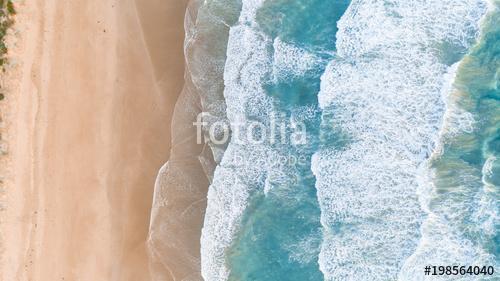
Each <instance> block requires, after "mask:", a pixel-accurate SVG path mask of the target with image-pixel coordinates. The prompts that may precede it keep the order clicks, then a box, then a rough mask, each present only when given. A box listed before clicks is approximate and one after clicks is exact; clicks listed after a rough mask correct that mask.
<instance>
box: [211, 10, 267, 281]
mask: <svg viewBox="0 0 500 281" xmlns="http://www.w3.org/2000/svg"><path fill="white" fill-rule="evenodd" d="M262 2H263V1H243V6H242V11H241V15H240V24H239V25H238V26H235V27H233V28H231V30H230V35H229V43H228V51H227V63H226V68H225V73H224V80H225V85H226V88H225V90H224V95H225V98H226V101H227V116H228V118H229V120H230V122H231V124H235V123H238V124H245V123H247V122H249V121H252V120H259V121H262V122H265V120H266V115H267V114H268V113H269V112H268V111H269V110H270V108H271V107H272V104H271V100H270V98H269V97H268V96H266V94H265V92H264V90H263V88H262V84H263V81H262V80H263V77H264V76H265V75H266V70H268V69H269V66H270V65H271V56H270V54H269V53H268V51H269V49H268V48H267V47H268V46H269V44H270V43H271V42H270V41H269V40H268V39H267V38H265V35H264V34H262V33H259V32H256V31H255V29H254V28H253V27H255V25H256V23H255V19H254V18H255V13H256V10H257V8H258V7H259V6H260V4H262ZM242 127H243V128H246V127H248V126H242ZM266 154H267V149H266V147H261V146H258V145H257V146H256V145H247V144H245V143H243V144H236V143H230V144H229V146H228V148H227V150H226V152H225V154H224V157H223V159H222V162H221V163H220V165H219V166H218V167H217V169H216V173H215V177H214V182H213V183H212V185H211V186H210V188H209V192H208V202H207V210H206V215H205V223H204V227H203V230H202V237H201V256H202V264H201V268H202V276H203V278H204V279H205V280H207V281H212V280H213V281H220V280H227V278H228V277H229V270H228V268H227V267H226V264H225V263H226V259H225V250H226V249H227V248H228V247H229V246H230V245H231V242H232V239H233V236H234V235H235V233H236V231H237V229H238V224H239V222H240V220H241V216H242V214H243V212H244V210H245V208H246V206H247V204H248V201H249V197H250V194H251V193H252V191H253V190H254V189H256V188H258V187H259V186H264V182H265V181H264V175H265V172H266V170H265V167H264V166H261V165H239V163H240V162H241V161H240V160H238V159H237V157H243V158H244V161H245V162H247V161H248V162H250V163H251V162H253V163H257V162H258V161H259V159H262V158H265V156H266ZM250 158H252V159H250Z"/></svg>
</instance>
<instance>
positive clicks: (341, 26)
mask: <svg viewBox="0 0 500 281" xmlns="http://www.w3.org/2000/svg"><path fill="white" fill-rule="evenodd" d="M214 3H217V5H216V6H217V9H218V10H220V11H223V10H224V9H225V7H226V6H225V5H224V3H225V2H224V1H215V2H214ZM496 5H497V6H498V2H496ZM486 6H487V5H486V2H485V1H482V0H440V1H405V0H391V1H380V0H356V1H354V0H353V1H352V2H351V1H344V0H339V1H334V0H243V1H241V6H240V5H239V4H238V5H233V6H232V7H233V8H231V9H230V10H231V11H232V13H231V16H230V17H229V18H228V19H225V20H224V23H225V25H224V26H225V27H224V30H228V31H229V39H228V40H227V45H228V46H227V57H225V58H227V60H226V61H225V62H224V63H225V64H224V67H223V71H224V79H223V82H224V85H223V88H224V89H223V90H222V89H221V88H222V83H221V82H222V81H221V79H220V77H218V78H217V79H218V82H219V84H217V87H216V88H217V91H216V92H217V93H218V96H217V97H218V98H219V99H222V97H221V95H220V94H221V92H222V91H223V92H224V95H223V98H224V103H225V104H224V106H221V107H217V106H215V105H214V106H213V107H210V108H211V109H214V110H213V112H210V114H211V115H213V116H219V115H220V116H223V118H227V119H228V120H229V122H230V123H231V129H232V135H231V139H230V141H229V143H227V145H226V144H224V145H223V146H221V149H220V151H222V153H221V154H220V155H222V156H221V157H220V161H216V162H217V167H216V169H215V174H214V180H213V182H212V183H211V186H210V188H209V192H208V196H207V211H206V216H205V222H204V227H203V233H202V238H201V254H202V273H203V277H204V279H205V280H207V281H208V280H210V281H211V280H214V281H222V280H231V281H268V280H273V281H274V280H276V281H289V280H290V281H294V280H297V281H302V280H311V281H320V280H326V281H343V280H367V281H387V280H402V281H410V280H424V276H423V267H424V266H425V265H427V264H429V263H431V264H433V265H456V264H459V265H493V266H496V268H498V264H499V242H500V241H499V240H500V236H499V229H500V226H499V207H500V206H499V201H498V200H499V199H500V194H499V184H500V92H499V89H498V85H499V82H500V78H499V77H500V24H498V23H499V19H500V15H499V13H498V10H496V11H494V12H492V13H491V14H490V15H488V16H487V17H485V18H484V19H485V20H484V21H483V22H482V23H483V25H482V26H480V25H479V20H480V19H481V18H483V16H484V14H485V11H486V10H487V9H486ZM237 10H238V11H241V12H240V15H239V18H238V20H236V13H235V11H237ZM205 16H206V17H207V19H212V16H213V15H212V14H211V13H207V14H205ZM219 18H220V17H216V19H215V20H214V23H218V24H220V21H219ZM205 28H206V30H210V26H207V27H205ZM226 28H227V29H226ZM479 31H481V34H482V35H481V37H479V38H477V37H476V35H477V34H478V33H479ZM476 39H479V41H478V42H476ZM215 41H216V42H219V40H215ZM215 41H214V42H215ZM224 42H225V41H224ZM214 44H215V43H214ZM211 48H212V47H211V46H209V45H207V48H206V50H204V51H206V52H207V53H209V54H210V53H211V52H212V51H211ZM225 50H226V49H225ZM217 54H218V56H220V57H223V56H222V55H221V54H219V53H218V52H217ZM198 58H199V60H198V62H199V63H203V54H202V53H200V56H198ZM459 61H460V62H459ZM457 62H459V63H458V64H457ZM207 65H208V66H210V67H213V69H214V70H217V72H216V71H214V73H217V74H220V73H221V72H222V67H221V66H222V59H221V64H217V63H213V64H207ZM198 74H200V75H199V77H200V81H201V82H203V83H205V84H206V86H207V87H210V81H212V78H211V76H210V75H213V73H212V74H209V75H206V76H205V75H203V73H201V72H200V73H198ZM205 84H201V83H200V85H205ZM448 88H450V89H448ZM210 97H211V94H208V95H207V96H206V97H204V98H206V99H207V100H210ZM214 104H215V103H214ZM226 105H227V108H226V107H225V106H226ZM220 108H222V109H223V110H222V111H224V110H225V111H224V112H223V114H219V113H220V112H219V111H217V110H215V109H220ZM222 111H221V112H222ZM214 119H217V118H214ZM273 121H276V122H277V123H278V125H282V124H285V127H284V132H285V135H286V136H285V138H284V141H283V140H282V141H281V142H280V141H278V142H274V141H270V140H269V139H265V140H264V141H263V142H261V143H254V142H250V141H248V140H243V141H241V140H238V136H239V135H242V134H243V135H244V134H245V133H248V131H246V130H249V129H248V128H250V127H251V126H252V122H260V123H261V124H263V125H264V126H263V127H262V128H261V129H259V130H258V131H257V132H254V134H255V135H257V136H263V135H272V136H274V138H272V139H273V140H276V139H280V138H281V137H282V136H281V135H278V132H276V131H273V129H272V128H271V127H272V123H273ZM238 122H239V123H242V124H243V127H244V129H243V133H242V132H238V133H237V131H236V126H235V125H234V123H238ZM297 124H304V125H305V128H306V141H305V142H304V143H301V142H298V143H297V142H294V141H293V136H294V135H295V133H296V131H295V129H296V125H297ZM214 154H215V153H214ZM218 159H219V158H218ZM269 160H272V161H274V162H272V163H269V162H266V161H269ZM284 160H286V161H284ZM497 277H498V275H497V276H493V277H491V278H489V279H488V277H485V278H482V279H478V280H483V279H484V280H497V279H495V278H497ZM443 280H449V279H443ZM464 280H468V279H464Z"/></svg>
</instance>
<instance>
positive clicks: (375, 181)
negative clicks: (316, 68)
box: [312, 0, 485, 281]
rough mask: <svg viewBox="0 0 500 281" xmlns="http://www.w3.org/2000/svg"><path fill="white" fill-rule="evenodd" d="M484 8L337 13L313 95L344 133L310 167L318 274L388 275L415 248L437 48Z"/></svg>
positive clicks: (434, 131) (432, 129)
mask: <svg viewBox="0 0 500 281" xmlns="http://www.w3.org/2000/svg"><path fill="white" fill-rule="evenodd" d="M484 8H485V3H484V2H483V1H480V0H460V1H456V0H439V1H438V0H419V1H406V0H393V1H378V0H366V1H363V0H359V1H353V2H352V3H351V5H350V6H349V8H348V10H347V11H346V13H345V14H344V16H343V17H342V19H341V20H340V22H339V24H338V26H339V32H338V34H337V38H338V39H337V52H338V55H339V56H340V57H339V58H336V59H335V60H334V61H332V62H331V63H330V65H329V66H328V67H327V69H326V71H325V74H324V75H323V77H322V85H321V92H320V95H319V102H320V105H321V107H322V109H323V111H324V120H323V127H324V128H327V127H329V128H330V129H329V130H333V131H334V132H336V133H337V135H338V136H345V137H346V138H347V139H349V142H348V144H347V145H346V146H345V147H342V148H339V147H332V148H325V149H323V150H321V151H318V152H317V153H316V154H315V156H314V158H313V167H312V168H313V171H314V173H315V175H316V177H317V184H316V186H317V189H318V197H319V201H320V205H321V209H322V224H323V226H324V228H325V234H324V241H323V245H322V250H321V254H320V268H321V270H322V271H323V273H324V275H325V280H336V281H341V280H394V279H396V278H397V276H398V273H399V271H400V269H401V268H402V266H403V264H404V261H405V260H406V259H407V258H408V257H409V256H410V255H411V254H412V253H413V252H414V250H415V249H416V247H417V245H418V243H419V240H420V231H419V228H420V226H421V224H422V222H423V221H424V218H425V213H424V211H423V210H422V208H421V206H420V202H419V198H418V196H417V188H418V181H419V179H418V177H419V176H418V175H419V174H420V173H421V171H422V169H425V167H424V166H423V165H424V164H425V161H426V159H428V157H429V155H430V154H431V153H432V151H433V149H434V148H435V145H436V142H437V137H438V136H439V134H438V133H439V128H440V126H441V123H442V121H441V120H442V118H443V115H444V112H445V104H444V102H443V100H442V97H441V95H440V93H441V91H442V89H443V88H444V87H446V84H447V77H446V73H447V72H448V67H447V66H446V65H445V64H443V63H441V61H440V58H439V52H438V50H437V48H438V47H439V46H440V45H441V44H442V43H443V42H447V43H449V44H452V45H454V46H461V47H463V48H466V47H468V46H469V44H470V43H471V42H472V41H473V39H474V36H475V35H476V33H477V30H478V22H479V19H480V17H481V15H482V14H483V13H484ZM331 116H333V117H331ZM327 130H328V129H327ZM421 190H422V189H421ZM443 231H444V230H443ZM422 268H423V267H419V268H418V269H419V270H420V271H421V270H422ZM354 273H355V274H354ZM416 273H420V274H418V275H415V276H421V275H422V274H421V272H416ZM402 276H404V278H402V279H401V280H414V279H411V278H410V275H404V274H403V275H402ZM405 278H406V279H405Z"/></svg>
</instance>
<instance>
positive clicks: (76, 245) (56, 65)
mask: <svg viewBox="0 0 500 281" xmlns="http://www.w3.org/2000/svg"><path fill="white" fill-rule="evenodd" d="M186 2H187V1H181V0H169V1H161V0H141V1H139V0H137V1H133V0H124V1H115V0H98V1H97V0H89V1H78V0H68V1H58V0H26V1H24V2H17V3H18V7H17V10H18V16H17V19H16V25H15V27H14V30H15V31H16V33H17V34H16V35H14V37H15V39H13V41H15V45H14V46H13V48H12V51H11V54H10V56H11V57H12V62H14V65H15V66H14V67H12V68H11V69H10V73H8V74H7V76H6V77H5V78H6V79H5V80H8V81H9V83H8V87H7V88H8V90H9V96H8V98H7V99H6V101H4V104H3V107H4V108H5V107H7V108H6V109H4V110H2V113H3V114H4V116H3V119H4V131H3V132H4V135H5V137H4V138H5V140H4V141H6V142H7V144H8V154H7V156H6V158H5V157H4V159H2V163H3V164H4V165H3V166H4V168H5V169H4V171H3V172H4V190H5V193H4V195H3V199H2V202H3V206H4V211H2V213H1V229H2V233H1V235H2V260H1V263H0V272H1V277H0V279H1V280H9V281H10V280H34V281H45V280H47V281H55V280H89V281H90V280H92V281H99V280H134V281H136V280H150V276H149V271H148V258H147V252H146V247H145V241H146V237H147V232H148V225H149V216H150V208H151V200H152V192H153V187H154V182H155V177H156V174H157V172H158V169H159V168H160V167H161V165H162V164H163V163H164V162H165V161H166V160H167V159H168V155H169V143H170V119H171V115H172V111H173V107H174V104H175V100H176V97H177V95H178V94H179V93H180V91H181V88H182V84H183V72H184V69H183V62H184V58H183V53H182V46H183V34H184V33H183V16H184V10H185V5H186Z"/></svg>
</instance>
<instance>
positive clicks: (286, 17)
mask: <svg viewBox="0 0 500 281" xmlns="http://www.w3.org/2000/svg"><path fill="white" fill-rule="evenodd" d="M348 5H349V2H348V1H344V0H339V1H332V0H291V1H290V0H268V1H266V2H265V3H264V4H263V6H262V7H261V8H259V10H258V11H257V16H256V19H257V22H258V24H259V26H260V27H261V28H262V30H263V31H264V32H265V33H266V34H267V35H268V36H269V37H270V38H272V39H273V40H274V39H276V38H279V40H281V41H283V42H284V43H286V44H290V45H292V46H294V47H296V48H301V49H302V50H306V51H307V52H308V53H310V54H313V55H314V56H315V57H316V61H315V64H316V66H315V67H314V68H312V69H309V70H307V71H305V72H304V73H301V74H300V75H290V76H286V75H285V76H282V77H268V80H269V82H267V83H266V84H265V85H264V88H265V90H266V93H267V94H268V95H269V96H271V97H273V98H274V99H273V103H274V104H273V111H274V112H275V114H276V115H279V116H282V118H284V119H288V118H293V117H294V116H301V114H300V112H301V111H303V110H306V111H307V112H309V115H308V116H307V117H305V118H302V119H301V121H302V122H304V124H305V125H306V128H307V130H306V132H307V136H308V141H307V144H305V145H298V146H293V145H291V144H289V143H288V144H285V145H284V144H281V143H280V144H278V145H274V149H276V150H280V151H286V153H288V155H289V157H290V156H293V157H296V158H297V159H298V158H300V159H303V161H302V162H301V163H298V164H297V165H288V166H287V167H279V168H281V169H283V170H284V173H286V174H287V176H288V177H289V178H292V179H293V180H292V181H289V182H286V183H281V182H279V181H273V179H270V180H269V183H270V185H271V186H272V189H271V190H270V191H269V192H267V194H264V193H263V192H259V193H257V194H255V195H254V196H253V197H252V198H251V203H250V206H249V207H248V208H247V210H246V211H245V213H244V216H243V220H242V223H241V226H240V230H239V233H238V234H237V236H236V238H235V240H234V243H233V245H232V246H231V248H230V249H229V250H228V254H227V263H228V267H229V268H230V270H231V275H230V277H229V280H256V281H257V280H262V281H264V280H297V281H306V280H311V281H312V280H322V279H323V276H322V273H321V271H320V270H319V264H318V254H319V249H320V243H321V223H320V215H321V214H320V209H319V205H318V201H317V197H316V189H315V178H314V175H313V174H312V172H311V167H310V161H311V156H312V154H313V153H314V151H315V150H316V149H317V148H318V145H319V140H318V134H319V130H318V128H319V124H320V122H321V118H320V117H321V112H320V110H319V107H318V100H317V94H318V92H319V88H320V77H321V75H322V73H323V72H324V69H325V67H326V64H327V63H328V62H329V61H330V60H331V59H332V58H333V56H334V51H335V34H336V32H337V26H336V22H337V21H338V20H339V19H340V17H341V16H342V14H343V13H344V11H345V9H346V8H347V6H348ZM290 134H291V132H290V130H288V131H287V135H290ZM280 146H281V147H280Z"/></svg>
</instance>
